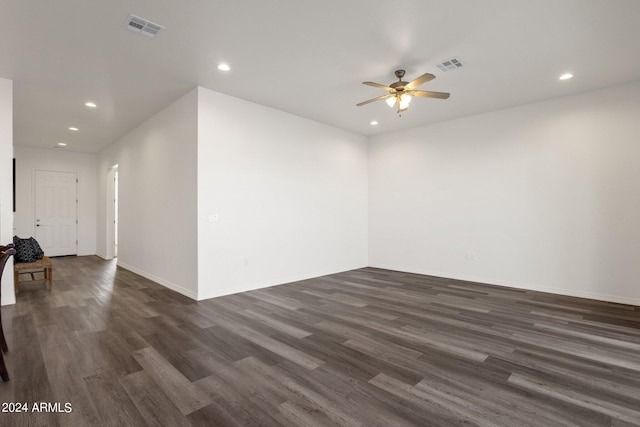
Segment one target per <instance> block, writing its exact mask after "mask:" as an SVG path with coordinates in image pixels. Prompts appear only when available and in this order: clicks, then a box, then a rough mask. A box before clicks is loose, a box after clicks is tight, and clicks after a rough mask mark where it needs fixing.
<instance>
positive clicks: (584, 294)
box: [370, 264, 640, 306]
mask: <svg viewBox="0 0 640 427" xmlns="http://www.w3.org/2000/svg"><path fill="white" fill-rule="evenodd" d="M370 267H372V268H382V269H385V270H394V271H401V272H405V273H413V274H423V275H426V276H436V277H443V278H446V279H455V280H464V281H467V282H477V283H486V284H487V285H496V286H504V287H508V288H516V289H524V290H527V291H537V292H547V293H550V294H557V295H565V296H569V297H577V298H587V299H593V300H598V301H607V302H615V303H618V304H629V305H636V306H640V298H630V297H625V296H621V295H609V294H603V293H599V292H589V291H579V290H575V289H567V288H559V287H550V286H535V285H532V284H529V283H524V284H523V283H515V282H505V281H501V280H496V279H490V278H486V277H476V276H467V275H464V274H456V273H449V272H443V271H434V270H428V269H420V268H412V267H404V266H398V265H390V264H377V265H371V266H370Z"/></svg>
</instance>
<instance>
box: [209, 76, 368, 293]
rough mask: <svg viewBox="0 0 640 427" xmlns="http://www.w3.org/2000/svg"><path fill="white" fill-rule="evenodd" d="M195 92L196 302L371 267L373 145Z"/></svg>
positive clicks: (237, 101)
mask: <svg viewBox="0 0 640 427" xmlns="http://www.w3.org/2000/svg"><path fill="white" fill-rule="evenodd" d="M198 93H199V99H198V236H199V240H198V276H199V289H198V299H204V298H211V297H214V296H220V295H225V294H231V293H236V292H242V291H246V290H249V289H256V288H260V287H265V286H270V285H274V284H281V283H285V282H290V281H295V280H301V279H305V278H309V277H315V276H320V275H324V274H330V273H335V272H339V271H344V270H350V269H354V268H360V267H364V266H366V265H367V192H368V190H367V148H366V142H367V140H366V138H365V137H363V136H359V135H356V134H353V133H350V132H346V131H343V130H338V129H335V128H332V127H329V126H326V125H323V124H320V123H316V122H313V121H310V120H306V119H303V118H300V117H297V116H293V115H291V114H287V113H283V112H281V111H277V110H274V109H271V108H267V107H264V106H261V105H257V104H253V103H250V102H246V101H243V100H240V99H237V98H232V97H229V96H226V95H223V94H220V93H216V92H213V91H210V90H207V89H203V88H200V89H199V91H198ZM210 215H218V218H219V221H218V222H212V223H210V222H208V219H209V216H210Z"/></svg>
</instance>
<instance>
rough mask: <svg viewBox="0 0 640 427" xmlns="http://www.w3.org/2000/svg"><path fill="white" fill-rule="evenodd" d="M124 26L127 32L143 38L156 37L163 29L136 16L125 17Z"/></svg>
mask: <svg viewBox="0 0 640 427" xmlns="http://www.w3.org/2000/svg"><path fill="white" fill-rule="evenodd" d="M125 26H126V27H127V29H128V30H130V31H133V32H136V33H140V34H142V35H143V36H147V37H155V36H157V35H158V33H159V32H160V30H163V29H164V27H163V26H162V25H160V24H156V23H155V22H151V21H149V20H147V19H144V18H140V17H139V16H136V15H129V16H127V20H126V21H125Z"/></svg>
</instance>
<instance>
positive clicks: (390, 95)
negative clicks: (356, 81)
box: [356, 93, 396, 107]
mask: <svg viewBox="0 0 640 427" xmlns="http://www.w3.org/2000/svg"><path fill="white" fill-rule="evenodd" d="M392 96H396V95H395V94H393V93H390V94H388V95H382V96H378V97H377V98H373V99H369V100H367V101H362V102H361V103H359V104H356V106H358V107H360V106H362V105H366V104H370V103H371V102H374V101H382V100H383V99H387V98H391V97H392Z"/></svg>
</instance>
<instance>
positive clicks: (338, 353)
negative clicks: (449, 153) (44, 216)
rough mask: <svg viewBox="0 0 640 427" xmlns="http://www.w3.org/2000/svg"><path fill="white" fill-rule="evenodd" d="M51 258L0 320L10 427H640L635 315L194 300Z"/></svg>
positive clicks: (377, 302) (274, 293)
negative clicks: (45, 277)
mask: <svg viewBox="0 0 640 427" xmlns="http://www.w3.org/2000/svg"><path fill="white" fill-rule="evenodd" d="M53 261H54V284H53V290H52V291H50V292H49V291H47V290H46V289H45V285H44V284H38V283H33V284H29V285H23V286H22V287H21V293H20V294H19V295H18V302H17V304H15V305H13V306H5V307H2V316H3V323H4V330H5V334H6V335H7V340H8V344H9V349H10V351H9V353H7V354H6V355H5V361H6V364H7V368H8V370H9V374H10V376H11V381H10V382H8V383H0V403H2V404H3V407H2V409H3V410H9V409H11V408H10V407H9V406H10V405H9V403H20V404H23V403H26V404H27V405H28V412H27V413H15V412H13V413H11V412H2V413H0V425H2V426H57V425H60V426H91V425H100V426H102V425H104V426H144V425H152V426H191V425H193V426H277V425H286V426H316V425H340V426H402V425H419V426H430V425H433V426H450V425H483V426H517V427H520V426H536V427H538V426H567V425H570V426H581V427H584V426H631V425H640V308H639V307H634V306H627V305H619V304H610V303H604V302H598V301H591V300H585V299H578V298H570V297H563V296H557V295H550V294H544V293H539V292H530V291H523V290H516V289H507V288H502V287H494V286H486V285H480V284H475V283H468V282H461V281H455V280H448V279H441V278H435V277H429V276H420V275H415V274H408V273H399V272H392V271H386V270H379V269H373V268H365V269H361V270H355V271H350V272H346V273H341V274H335V275H331V276H326V277H322V278H317V279H311V280H305V281H302V282H297V283H291V284H286V285H282V286H275V287H271V288H268V289H262V290H257V291H252V292H246V293H242V294H237V295H232V296H227V297H222V298H216V299H211V300H207V301H201V302H195V301H192V300H190V299H188V298H186V297H183V296H181V295H179V294H177V293H175V292H172V291H170V290H168V289H166V288H163V287H162V286H159V285H157V284H155V283H153V282H150V281H148V280H146V279H144V278H142V277H140V276H137V275H135V274H133V273H131V272H129V271H126V270H123V269H117V268H116V267H115V264H114V263H113V262H107V261H103V260H101V259H100V258H98V257H77V258H76V257H71V258H56V259H54V260H53ZM39 402H45V403H51V404H52V405H50V407H49V408H45V409H47V410H48V411H47V410H45V411H44V412H34V411H33V405H34V403H37V404H38V405H39ZM56 403H59V405H57V406H56V405H55V404H56ZM65 404H70V408H69V406H67V407H66V408H65ZM13 409H15V405H14V408H13ZM65 409H71V411H70V412H68V413H66V412H65ZM51 411H54V412H51Z"/></svg>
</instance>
